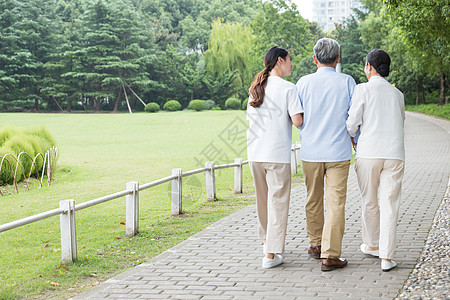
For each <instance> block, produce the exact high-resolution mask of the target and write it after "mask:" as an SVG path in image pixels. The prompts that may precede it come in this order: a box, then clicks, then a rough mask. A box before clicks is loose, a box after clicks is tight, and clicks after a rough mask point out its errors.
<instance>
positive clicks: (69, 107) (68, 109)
mask: <svg viewBox="0 0 450 300" xmlns="http://www.w3.org/2000/svg"><path fill="white" fill-rule="evenodd" d="M66 111H67V112H69V113H70V112H72V100H71V99H69V100H67V109H66Z"/></svg>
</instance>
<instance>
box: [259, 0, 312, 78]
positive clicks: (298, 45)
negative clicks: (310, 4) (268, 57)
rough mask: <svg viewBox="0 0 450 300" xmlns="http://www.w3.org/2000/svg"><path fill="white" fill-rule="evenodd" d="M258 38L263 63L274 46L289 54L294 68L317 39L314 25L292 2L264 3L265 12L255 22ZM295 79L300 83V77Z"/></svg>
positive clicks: (294, 73)
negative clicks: (313, 28)
mask: <svg viewBox="0 0 450 300" xmlns="http://www.w3.org/2000/svg"><path fill="white" fill-rule="evenodd" d="M251 26H252V29H253V34H254V35H255V42H254V49H255V51H254V55H255V56H256V58H257V59H258V61H260V62H263V57H264V54H265V53H266V52H267V50H269V49H270V48H271V47H273V46H279V47H282V48H285V49H286V50H288V51H289V54H290V55H291V58H292V63H293V65H294V66H295V65H297V64H298V63H299V62H300V61H301V59H302V58H303V57H304V56H306V55H309V54H310V51H311V49H312V45H314V42H315V41H314V36H313V35H312V34H311V32H310V24H309V23H308V22H306V21H305V19H303V18H302V16H300V13H299V11H298V10H297V7H296V5H295V4H292V3H291V2H290V1H289V0H287V1H284V0H270V1H267V2H265V3H264V4H263V10H262V11H261V12H260V13H259V14H258V15H257V16H256V17H255V19H254V20H253V21H252V23H251ZM295 70H296V68H294V72H293V74H292V76H291V78H293V80H297V79H298V77H299V75H300V74H297V73H296V72H295Z"/></svg>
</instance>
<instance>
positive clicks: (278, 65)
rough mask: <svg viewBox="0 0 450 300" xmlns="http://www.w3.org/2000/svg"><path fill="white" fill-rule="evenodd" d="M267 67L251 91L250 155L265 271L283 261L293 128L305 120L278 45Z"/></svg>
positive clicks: (287, 62)
mask: <svg viewBox="0 0 450 300" xmlns="http://www.w3.org/2000/svg"><path fill="white" fill-rule="evenodd" d="M264 65H265V68H264V70H262V71H261V72H259V73H258V74H257V75H256V76H255V79H254V81H253V83H252V85H251V87H250V91H249V93H250V97H249V102H248V106H247V119H248V120H249V122H250V124H249V125H250V126H249V129H248V131H247V155H248V160H249V162H250V170H251V173H252V175H253V179H254V183H255V190H256V208H257V215H258V233H259V237H260V238H261V239H263V242H264V246H263V252H264V258H263V260H262V267H263V268H265V269H267V268H273V267H275V266H278V265H280V264H281V263H282V262H283V257H282V256H281V253H283V251H284V246H285V238H286V227H287V219H288V212H289V201H290V193H291V167H290V161H291V145H292V124H294V125H295V126H296V127H298V126H300V125H301V124H302V122H303V117H302V113H303V108H302V106H301V104H300V100H299V98H298V94H297V90H296V87H295V85H294V84H293V83H290V82H288V81H286V80H284V79H283V77H285V76H289V75H291V70H292V62H291V57H290V56H289V53H288V52H287V51H286V50H285V49H283V48H280V47H272V48H270V49H269V51H267V53H266V55H265V56H264Z"/></svg>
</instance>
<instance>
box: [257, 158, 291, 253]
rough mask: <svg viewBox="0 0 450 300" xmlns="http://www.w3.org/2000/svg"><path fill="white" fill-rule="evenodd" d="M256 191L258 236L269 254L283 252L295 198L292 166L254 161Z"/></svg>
mask: <svg viewBox="0 0 450 300" xmlns="http://www.w3.org/2000/svg"><path fill="white" fill-rule="evenodd" d="M250 171H251V173H252V175H253V180H254V183H255V191H256V210H257V215H258V234H259V237H260V238H262V239H266V253H283V252H284V246H285V240H286V228H287V220H288V214H289V201H290V196H291V165H290V164H282V163H264V162H250Z"/></svg>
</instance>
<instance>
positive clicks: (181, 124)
mask: <svg viewBox="0 0 450 300" xmlns="http://www.w3.org/2000/svg"><path fill="white" fill-rule="evenodd" d="M6 124H10V125H15V126H21V127H31V126H40V125H44V126H46V128H47V129H48V130H49V131H50V132H51V133H52V135H53V137H54V138H55V140H56V141H57V143H58V145H57V146H58V148H59V153H60V155H59V159H58V169H57V173H56V177H55V180H54V182H52V184H51V186H45V187H43V188H41V189H32V190H31V191H25V190H23V189H22V192H21V193H19V194H16V195H10V196H3V197H0V224H4V223H7V222H11V221H14V220H17V219H21V218H24V217H27V216H31V215H34V214H37V213H41V212H44V211H47V210H51V209H54V208H57V207H58V206H59V201H60V200H63V199H74V200H75V203H81V202H84V201H88V200H92V199H95V198H98V197H101V196H105V195H108V194H112V193H115V192H118V191H122V190H124V189H125V185H126V183H127V182H129V181H138V182H139V183H140V184H141V185H142V184H144V183H148V182H150V181H153V180H156V179H160V178H163V177H166V176H170V175H171V169H173V168H182V169H183V170H184V171H188V170H192V169H196V168H199V167H202V166H204V162H205V161H207V160H214V161H215V162H216V164H223V163H231V162H233V161H234V158H236V157H242V158H243V159H244V160H245V159H246V150H245V143H246V141H245V138H246V131H245V130H246V126H247V121H245V112H243V111H207V112H190V111H184V112H174V113H165V112H160V113H157V114H147V113H135V114H132V115H129V114H0V125H1V126H3V125H6ZM298 140H299V138H298V130H297V129H295V128H294V129H293V141H294V142H295V141H298ZM233 180H234V179H233V168H230V169H223V170H218V171H217V174H216V189H217V197H218V199H219V200H218V201H215V202H206V192H205V183H204V174H203V173H201V174H197V175H195V176H191V177H185V178H183V211H184V212H185V214H183V215H182V216H179V217H171V216H170V197H169V192H168V191H169V189H170V183H166V184H162V185H160V186H157V187H154V188H150V189H147V190H145V191H142V192H140V219H139V226H140V228H139V229H140V230H139V231H140V232H139V234H138V235H137V236H135V237H133V238H129V237H126V236H125V226H124V225H123V223H124V222H125V221H126V220H125V197H122V198H119V199H116V200H112V201H109V202H106V203H103V204H101V205H97V206H94V207H90V208H87V209H85V210H81V211H77V213H76V221H77V222H76V226H77V246H78V261H77V262H75V263H70V264H67V265H61V251H60V230H59V218H58V217H52V218H49V219H45V220H42V221H39V222H36V223H32V224H29V225H26V226H23V227H20V228H16V229H12V230H9V231H6V232H3V233H0V298H1V299H15V298H39V297H56V298H67V297H70V296H71V295H74V294H77V293H79V292H81V291H83V290H86V289H88V288H90V287H92V286H95V285H97V284H98V283H100V282H102V281H104V280H105V279H107V278H109V277H111V276H113V275H115V274H117V273H120V272H123V271H125V270H126V269H128V268H130V267H132V266H134V265H137V264H139V263H142V262H144V261H147V260H149V259H151V258H152V257H154V256H156V255H157V254H159V253H161V252H163V251H164V250H166V249H168V248H170V247H172V246H174V245H176V244H178V243H179V242H181V241H183V240H184V239H186V238H187V237H189V236H191V235H192V234H194V233H196V232H198V231H200V230H202V229H203V228H204V227H206V226H208V225H209V224H211V223H213V222H215V221H217V220H219V219H220V218H222V217H223V216H225V215H228V214H230V213H231V212H234V211H236V210H238V209H239V208H242V207H244V206H246V205H249V204H253V203H254V197H253V196H252V194H253V192H254V189H253V183H252V177H251V174H250V172H249V169H248V166H245V167H244V193H243V195H234V194H233ZM299 180H300V176H295V177H294V181H297V182H298V181H299ZM255 228H256V227H255ZM255 232H256V229H255Z"/></svg>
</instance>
